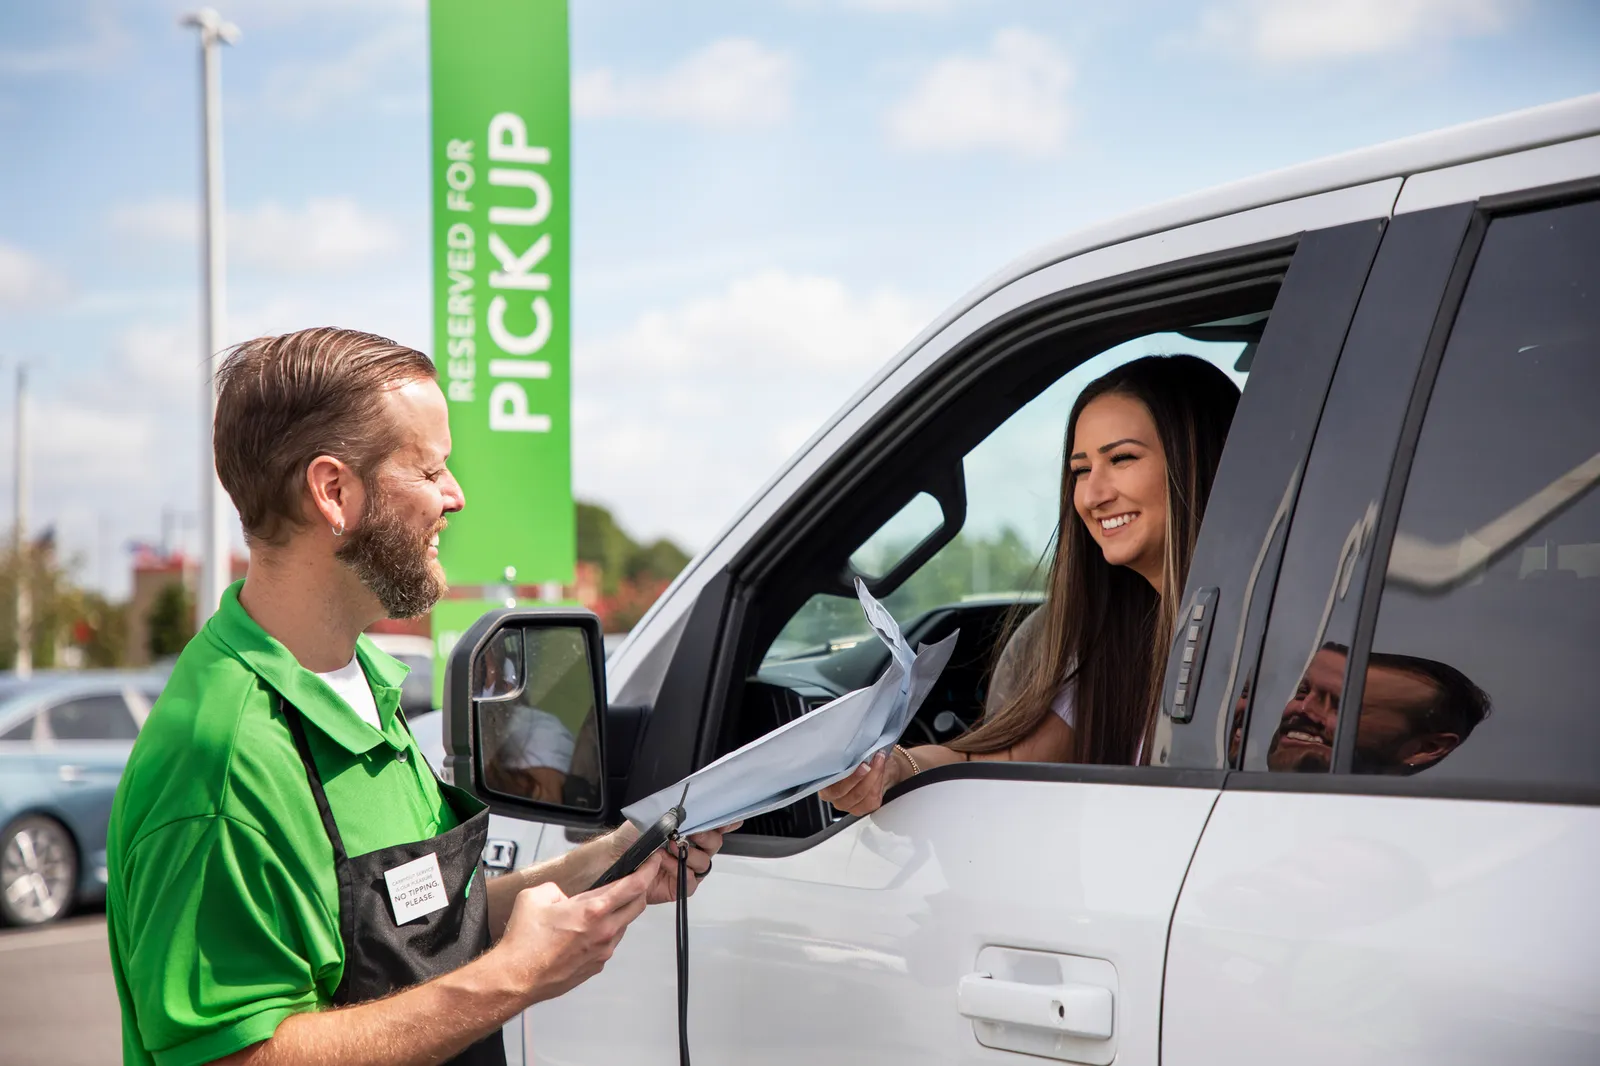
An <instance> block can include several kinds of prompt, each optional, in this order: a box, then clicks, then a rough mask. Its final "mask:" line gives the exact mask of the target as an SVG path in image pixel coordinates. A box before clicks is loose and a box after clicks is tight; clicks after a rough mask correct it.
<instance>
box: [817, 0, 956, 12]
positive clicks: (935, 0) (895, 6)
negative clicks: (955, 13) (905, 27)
mask: <svg viewBox="0 0 1600 1066" xmlns="http://www.w3.org/2000/svg"><path fill="white" fill-rule="evenodd" d="M956 3H957V0H844V6H845V7H847V8H854V9H856V10H858V11H872V12H878V13H882V14H914V15H942V14H944V13H945V12H947V11H950V10H953V9H954V8H955V6H956Z"/></svg>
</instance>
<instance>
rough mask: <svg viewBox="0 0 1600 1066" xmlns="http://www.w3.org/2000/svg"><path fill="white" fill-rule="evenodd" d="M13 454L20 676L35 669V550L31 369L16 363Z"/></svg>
mask: <svg viewBox="0 0 1600 1066" xmlns="http://www.w3.org/2000/svg"><path fill="white" fill-rule="evenodd" d="M12 458H13V459H14V460H15V463H16V478H15V480H14V481H13V483H12V484H13V487H14V489H15V491H16V494H17V500H16V523H17V525H16V530H15V537H16V539H15V541H14V543H15V544H16V548H17V556H16V567H17V619H16V621H17V630H16V632H17V661H16V672H17V676H18V677H24V678H25V677H29V676H30V675H32V673H33V580H32V579H33V567H32V566H31V565H29V564H30V563H31V562H32V555H33V553H32V552H31V551H29V545H28V371H27V368H26V367H22V366H18V367H17V448H16V451H15V452H14V453H13V455H12Z"/></svg>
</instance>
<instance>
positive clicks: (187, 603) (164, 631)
mask: <svg viewBox="0 0 1600 1066" xmlns="http://www.w3.org/2000/svg"><path fill="white" fill-rule="evenodd" d="M147 619H148V622H149V629H150V657H151V658H152V659H162V658H165V657H166V656H169V655H176V654H178V653H179V652H181V651H182V650H183V648H184V645H186V644H188V643H189V640H190V638H191V637H193V636H194V603H193V602H192V601H191V600H190V598H189V592H188V590H187V589H185V588H184V587H183V583H182V582H181V581H174V582H172V583H171V584H169V585H164V586H162V589H161V591H160V592H158V593H156V598H155V602H154V603H152V604H151V605H150V613H149V615H148V616H147Z"/></svg>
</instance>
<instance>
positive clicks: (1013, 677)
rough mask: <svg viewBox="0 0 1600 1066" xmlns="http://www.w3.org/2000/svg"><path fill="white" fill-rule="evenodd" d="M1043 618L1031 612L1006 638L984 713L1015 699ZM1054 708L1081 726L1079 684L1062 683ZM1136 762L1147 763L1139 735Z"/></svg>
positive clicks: (1064, 718) (1052, 703)
mask: <svg viewBox="0 0 1600 1066" xmlns="http://www.w3.org/2000/svg"><path fill="white" fill-rule="evenodd" d="M1041 617H1042V616H1041V615H1040V613H1039V612H1038V611H1037V610H1036V611H1034V612H1033V613H1032V614H1030V615H1028V617H1027V618H1025V619H1024V620H1023V622H1022V624H1021V625H1020V626H1018V627H1017V631H1016V632H1015V633H1013V634H1011V639H1010V640H1008V641H1006V648H1005V651H1003V652H1001V653H1000V661H999V662H998V663H997V664H996V665H995V670H994V677H993V678H992V679H991V681H990V682H989V694H988V696H987V698H985V700H984V701H983V713H984V715H985V716H987V715H990V714H993V713H994V712H995V711H997V710H999V709H1000V708H1001V707H1003V706H1004V705H1005V704H1006V702H1007V701H1008V700H1009V699H1010V698H1011V694H1012V690H1013V688H1014V687H1015V684H1016V681H1017V678H1018V676H1019V673H1020V670H1021V665H1022V659H1023V658H1024V657H1025V656H1026V655H1027V654H1028V653H1029V649H1030V646H1031V644H1032V643H1033V640H1034V635H1035V633H1036V631H1037V630H1038V622H1039V619H1040V618H1041ZM1073 666H1074V664H1072V663H1068V665H1067V673H1068V674H1069V675H1070V674H1071V673H1072V671H1073ZM1050 709H1051V710H1052V711H1054V712H1055V713H1056V717H1058V718H1060V719H1061V720H1062V721H1063V722H1065V723H1067V725H1068V727H1070V728H1072V729H1076V728H1077V727H1078V707H1077V686H1076V685H1075V684H1074V683H1073V682H1071V681H1068V682H1067V683H1066V684H1064V685H1062V686H1061V689H1060V691H1058V692H1057V693H1056V697H1055V699H1053V700H1051V701H1050ZM1133 761H1134V765H1135V766H1137V765H1140V764H1141V763H1143V762H1144V738H1143V737H1140V738H1139V747H1138V750H1137V752H1136V754H1135V755H1134V760H1133Z"/></svg>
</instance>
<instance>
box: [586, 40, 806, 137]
mask: <svg viewBox="0 0 1600 1066" xmlns="http://www.w3.org/2000/svg"><path fill="white" fill-rule="evenodd" d="M794 79H795V64H794V61H793V60H792V59H791V58H789V57H788V56H787V55H785V54H783V53H782V52H775V51H772V50H771V49H768V48H764V47H763V46H762V45H760V44H759V43H757V42H756V41H752V40H748V39H745V38H737V37H730V38H726V39H724V40H720V41H714V42H712V43H711V44H709V45H707V46H706V47H704V48H702V49H700V50H699V51H698V52H695V53H693V54H691V55H689V56H688V57H686V58H685V59H684V60H683V61H682V62H680V63H679V64H678V65H677V66H675V67H673V68H671V69H670V70H668V71H666V72H665V73H664V74H662V75H660V76H659V77H654V78H650V77H644V78H633V79H628V78H622V77H619V76H618V75H617V74H616V73H614V72H613V71H612V70H611V69H610V68H609V67H601V68H598V69H595V70H590V71H586V72H584V73H582V74H579V75H578V76H577V77H576V78H574V79H573V83H572V109H573V113H574V114H576V115H577V116H579V117H580V118H613V117H634V118H658V119H669V120H675V121H681V122H690V123H695V124H698V125H703V126H716V127H755V126H770V125H773V124H775V123H778V122H781V121H783V120H784V119H785V118H787V117H788V115H789V111H790V108H791V106H792V96H793V91H794Z"/></svg>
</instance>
